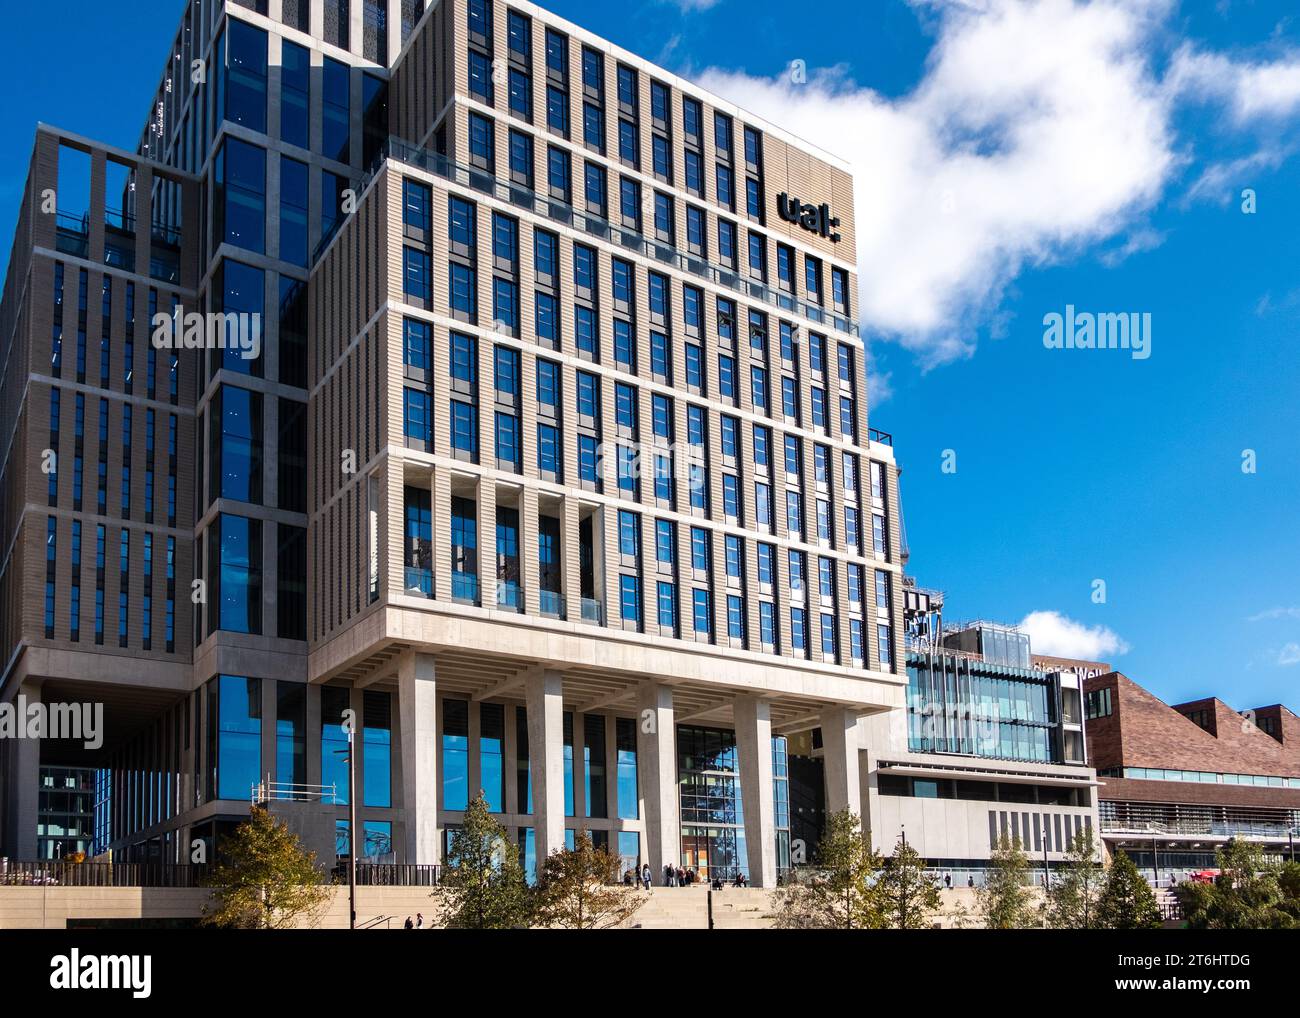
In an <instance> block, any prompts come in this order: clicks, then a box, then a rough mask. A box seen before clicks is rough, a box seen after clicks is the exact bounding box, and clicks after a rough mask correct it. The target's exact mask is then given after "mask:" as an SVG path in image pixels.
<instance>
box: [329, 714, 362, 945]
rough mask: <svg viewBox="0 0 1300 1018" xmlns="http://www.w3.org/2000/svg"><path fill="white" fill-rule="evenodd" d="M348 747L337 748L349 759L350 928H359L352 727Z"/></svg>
mask: <svg viewBox="0 0 1300 1018" xmlns="http://www.w3.org/2000/svg"><path fill="white" fill-rule="evenodd" d="M347 733H348V748H347V749H336V750H335V751H334V752H335V753H338V754H341V755H343V756H344V757H346V758H347V761H348V929H350V930H355V929H356V928H357V769H356V764H355V762H354V761H353V759H352V758H353V755H354V754H353V749H354V747H355V744H354V741H353V734H352V729H351V727H348V729H347Z"/></svg>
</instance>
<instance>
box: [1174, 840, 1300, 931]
mask: <svg viewBox="0 0 1300 1018" xmlns="http://www.w3.org/2000/svg"><path fill="white" fill-rule="evenodd" d="M1218 862H1219V874H1220V875H1219V879H1218V880H1217V881H1215V882H1214V884H1212V885H1207V884H1199V885H1192V886H1189V887H1185V888H1184V889H1183V890H1182V892H1181V894H1180V900H1181V902H1182V905H1183V913H1184V914H1185V915H1186V917H1187V924H1188V926H1190V927H1191V928H1192V929H1204V930H1276V929H1289V928H1291V927H1293V926H1295V925H1296V922H1297V920H1296V914H1295V910H1294V908H1293V907H1288V900H1287V891H1286V889H1285V888H1284V886H1283V880H1284V878H1285V880H1286V881H1287V882H1288V885H1290V886H1294V884H1293V882H1294V881H1296V880H1297V878H1298V877H1300V874H1297V873H1295V872H1294V871H1292V870H1284V869H1283V868H1282V867H1279V866H1277V865H1275V864H1274V863H1271V862H1269V861H1268V860H1266V859H1265V858H1264V850H1263V849H1262V848H1261V847H1260V846H1259V845H1253V844H1251V843H1250V842H1247V841H1241V840H1238V839H1236V838H1234V839H1232V840H1231V841H1229V842H1228V843H1227V844H1226V845H1225V846H1223V847H1222V848H1221V849H1219V851H1218ZM1290 865H1291V866H1292V867H1294V865H1295V864H1290ZM1292 905H1294V902H1293V903H1292Z"/></svg>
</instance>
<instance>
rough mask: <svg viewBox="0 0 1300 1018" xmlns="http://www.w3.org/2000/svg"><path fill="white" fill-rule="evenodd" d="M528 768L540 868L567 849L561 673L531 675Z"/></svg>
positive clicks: (528, 685)
mask: <svg viewBox="0 0 1300 1018" xmlns="http://www.w3.org/2000/svg"><path fill="white" fill-rule="evenodd" d="M525 689H526V693H527V697H528V768H529V770H530V771H531V772H532V776H533V817H534V836H535V837H536V839H537V866H538V868H539V869H540V868H541V866H542V862H543V861H544V860H545V859H546V857H547V856H549V855H550V854H551V853H552V852H556V851H559V850H560V849H562V848H564V684H563V680H562V679H561V676H560V673H559V672H541V673H540V674H536V675H530V676H529V677H528V680H527V682H526V683H525Z"/></svg>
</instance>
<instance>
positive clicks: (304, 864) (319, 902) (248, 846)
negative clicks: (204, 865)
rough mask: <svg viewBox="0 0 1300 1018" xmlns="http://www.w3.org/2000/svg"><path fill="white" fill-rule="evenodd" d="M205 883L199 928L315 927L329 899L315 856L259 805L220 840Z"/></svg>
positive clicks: (258, 928) (268, 928)
mask: <svg viewBox="0 0 1300 1018" xmlns="http://www.w3.org/2000/svg"><path fill="white" fill-rule="evenodd" d="M206 883H207V885H208V886H209V887H211V888H212V897H211V900H210V901H209V902H208V904H207V905H205V906H204V908H203V923H204V924H205V925H207V926H221V927H226V928H230V929H246V930H280V929H286V928H288V927H292V926H297V925H300V923H301V922H304V921H305V922H306V923H307V924H308V925H313V926H314V925H315V924H316V921H317V919H318V918H319V913H320V911H321V910H322V909H323V908H324V907H325V904H326V902H328V901H329V898H330V894H331V892H330V888H329V886H328V885H327V884H326V883H325V878H324V875H323V874H322V873H321V871H320V870H319V869H318V868H317V867H316V855H315V853H313V852H308V851H307V850H305V849H304V848H303V847H302V844H301V843H300V842H299V841H298V838H297V836H296V835H295V834H294V833H293V832H292V831H290V830H289V828H288V827H287V826H285V824H284V823H282V822H281V821H279V820H277V819H276V818H275V817H273V816H271V814H270V812H268V811H267V809H266V808H265V807H264V806H254V807H253V808H252V809H251V811H250V812H249V815H248V819H247V820H246V821H244V822H243V823H242V824H240V825H239V826H238V827H236V828H235V833H234V834H233V835H231V836H230V837H229V838H225V839H223V841H222V843H221V857H220V859H219V861H218V862H217V863H216V865H215V866H214V867H213V870H212V872H211V873H210V874H209V875H208V878H207V881H206Z"/></svg>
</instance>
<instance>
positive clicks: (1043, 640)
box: [1020, 611, 1129, 661]
mask: <svg viewBox="0 0 1300 1018" xmlns="http://www.w3.org/2000/svg"><path fill="white" fill-rule="evenodd" d="M1020 628H1021V629H1022V630H1024V631H1025V632H1026V633H1028V634H1029V645H1030V648H1031V649H1032V650H1033V652H1034V653H1035V654H1046V655H1048V656H1049V657H1072V658H1079V659H1081V660H1084V661H1105V660H1106V659H1107V658H1109V657H1113V656H1115V655H1118V654H1127V653H1128V652H1129V645H1128V643H1126V642H1125V641H1124V640H1123V639H1121V638H1120V636H1119V634H1118V633H1116V632H1115V631H1114V630H1113V629H1110V628H1108V627H1106V626H1088V625H1085V624H1084V623H1082V622H1076V621H1074V619H1071V618H1069V617H1068V616H1065V615H1062V614H1061V613H1060V612H1054V611H1038V612H1030V613H1029V614H1028V615H1026V616H1025V617H1024V618H1023V619H1022V620H1021V622H1020Z"/></svg>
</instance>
